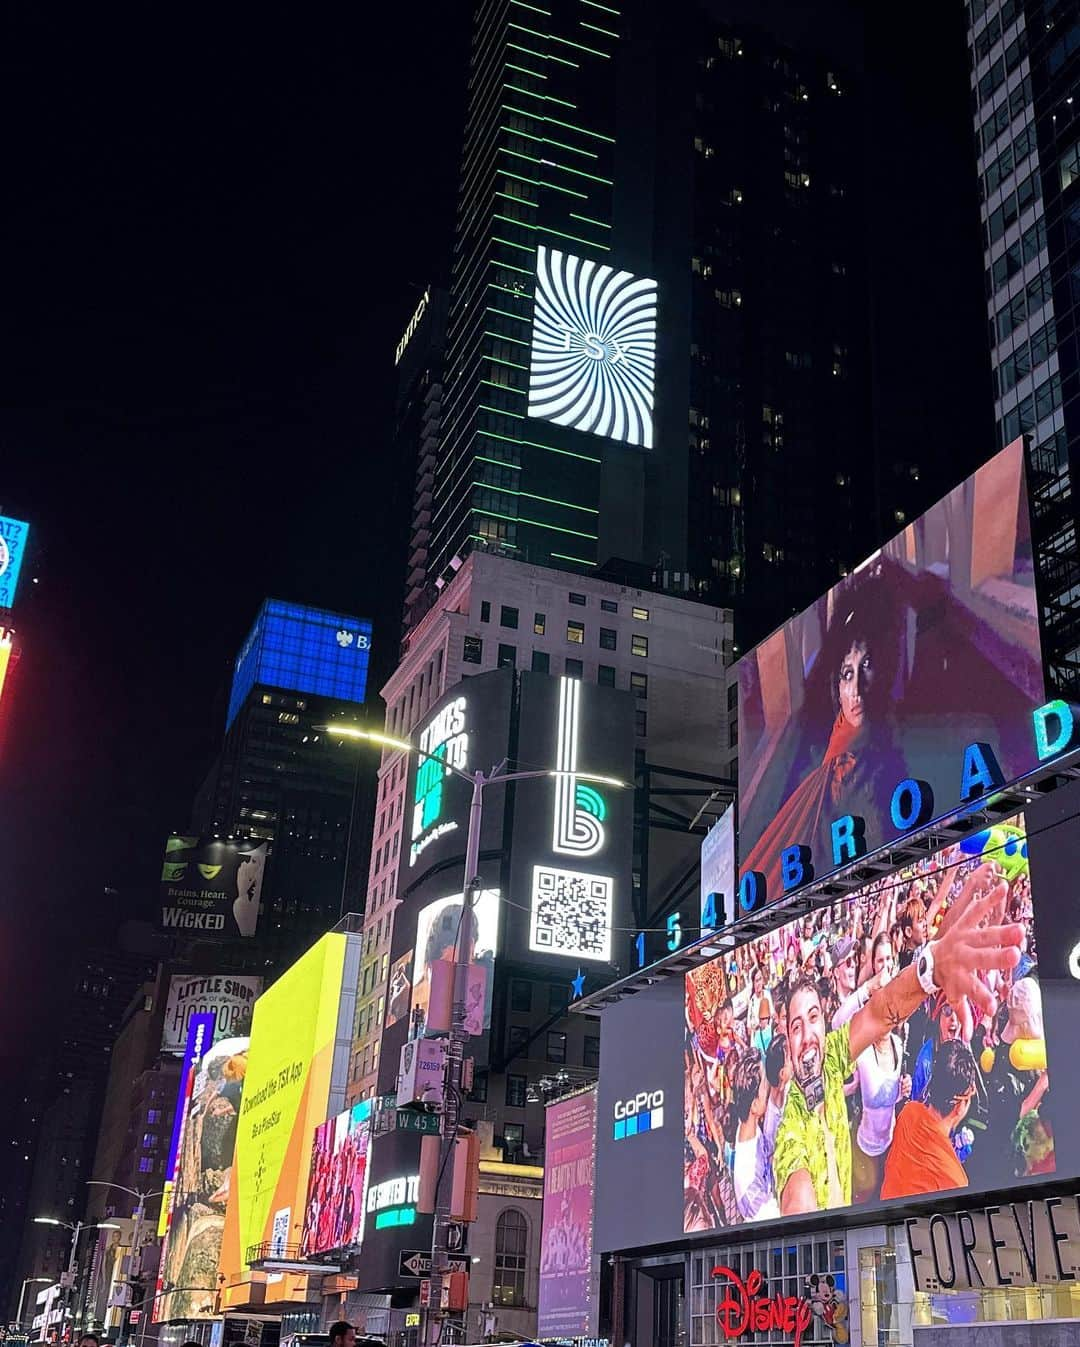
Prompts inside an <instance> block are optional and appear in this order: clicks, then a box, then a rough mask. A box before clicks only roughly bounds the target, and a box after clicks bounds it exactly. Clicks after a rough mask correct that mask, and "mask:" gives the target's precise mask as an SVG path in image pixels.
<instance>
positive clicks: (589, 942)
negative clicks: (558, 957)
mask: <svg viewBox="0 0 1080 1347" xmlns="http://www.w3.org/2000/svg"><path fill="white" fill-rule="evenodd" d="M613 887H614V885H613V881H612V879H611V877H610V876H609V875H585V874H582V873H581V872H580V871H579V870H559V869H556V867H555V866H551V865H535V866H533V888H532V924H531V927H530V931H529V948H530V949H532V950H536V951H538V952H540V953H542V954H565V955H567V956H568V957H570V958H574V959H599V960H601V961H604V962H609V961H610V959H611V905H612V889H613Z"/></svg>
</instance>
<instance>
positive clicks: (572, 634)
mask: <svg viewBox="0 0 1080 1347" xmlns="http://www.w3.org/2000/svg"><path fill="white" fill-rule="evenodd" d="M566 639H567V640H568V641H570V642H571V643H572V644H573V645H584V643H585V623H584V622H575V621H573V619H571V620H570V621H569V622H567V624H566Z"/></svg>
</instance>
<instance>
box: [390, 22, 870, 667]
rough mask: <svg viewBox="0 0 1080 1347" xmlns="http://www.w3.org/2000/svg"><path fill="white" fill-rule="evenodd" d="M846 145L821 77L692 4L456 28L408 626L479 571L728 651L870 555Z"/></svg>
mask: <svg viewBox="0 0 1080 1347" xmlns="http://www.w3.org/2000/svg"><path fill="white" fill-rule="evenodd" d="M862 138H863V103H862V99H861V96H860V89H859V81H858V78H857V77H856V75H854V74H853V73H852V72H850V71H849V70H847V69H846V68H845V67H844V66H843V63H842V62H839V61H833V60H830V59H828V58H827V57H824V56H820V55H816V54H807V53H806V52H803V51H795V50H792V49H791V48H789V47H786V46H784V45H783V44H781V43H780V42H778V41H776V40H775V39H774V38H772V37H770V36H768V35H767V34H765V33H763V32H759V31H756V30H755V29H754V28H752V27H750V26H746V27H742V28H740V29H738V30H736V29H734V28H732V27H731V26H730V25H727V24H724V23H721V22H719V21H718V20H716V19H715V18H713V17H710V15H709V12H708V8H707V7H706V6H704V5H702V4H699V3H697V2H696V0H675V2H674V3H673V4H671V5H667V6H664V8H663V11H662V13H661V12H657V11H656V8H655V7H654V6H651V5H649V4H646V3H644V2H643V0H626V2H625V3H621V4H617V5H608V4H604V5H599V4H586V3H585V0H551V2H550V3H545V4H544V5H542V6H541V5H529V4H524V3H523V2H522V0H483V3H480V4H478V5H477V7H476V15H475V27H474V38H473V47H472V61H471V74H470V86H469V108H468V116H467V124H466V131H465V146H464V154H463V159H462V174H461V182H460V189H459V205H458V219H457V228H456V236H455V248H454V263H453V272H452V277H451V283H450V300H449V316H448V326H447V336H446V355H445V360H444V372H443V383H442V388H441V407H440V422H441V425H440V429H439V438H438V448H437V452H435V453H431V452H430V450H431V446H430V445H429V446H428V449H429V452H428V455H427V459H430V461H429V462H427V459H425V461H426V462H427V467H426V473H427V475H426V477H425V478H424V480H423V481H421V482H418V495H417V502H418V510H419V508H420V506H421V504H422V505H423V506H424V509H425V511H426V514H425V517H424V519H423V520H422V526H423V527H422V529H421V530H419V531H415V530H414V534H413V546H412V548H411V550H410V558H409V579H408V587H409V598H408V602H407V624H414V623H415V622H416V621H418V620H419V618H420V617H421V616H422V615H423V613H424V612H425V611H426V610H427V608H428V607H430V606H431V603H432V602H433V601H434V598H435V595H436V593H437V586H438V584H439V583H440V582H445V580H446V579H447V577H448V574H449V568H450V567H451V564H452V563H454V558H455V557H460V556H463V555H464V554H465V553H466V552H467V551H468V550H470V549H471V548H473V547H486V548H494V549H497V550H500V551H503V552H505V553H506V554H507V555H509V556H511V557H514V558H516V559H518V560H520V561H526V562H529V563H532V564H538V565H543V566H551V567H556V568H561V569H564V570H571V571H574V570H576V571H583V572H586V573H588V572H590V571H594V570H596V569H601V570H604V568H608V569H607V571H606V573H607V574H609V575H611V576H612V577H616V576H617V577H624V578H625V577H629V576H631V575H632V574H634V573H635V571H634V568H640V567H642V566H644V567H646V568H647V571H648V572H649V573H651V575H650V580H649V582H650V583H660V584H662V585H664V586H665V587H667V588H669V589H672V590H674V591H676V592H680V593H683V594H687V595H692V596H695V597H698V598H701V599H703V600H706V601H708V602H710V603H712V604H732V605H734V606H735V609H736V623H737V629H738V630H739V639H740V641H741V642H743V643H744V644H745V643H747V642H749V641H750V640H753V639H755V638H757V637H759V636H761V635H762V634H764V633H765V632H766V631H767V630H769V629H770V628H771V627H773V626H775V625H776V624H777V623H778V622H780V621H782V620H783V619H784V618H785V617H787V616H789V615H790V613H791V612H792V611H794V610H795V609H797V608H798V607H799V606H801V605H802V604H804V603H806V602H808V601H809V600H810V599H811V598H812V596H813V595H814V594H816V593H817V592H819V591H820V590H821V589H822V588H824V587H826V586H827V585H828V584H830V583H831V582H833V581H834V580H835V579H836V578H837V577H838V576H839V575H840V574H841V573H842V572H844V571H845V570H846V569H848V568H849V567H850V566H852V565H854V564H855V563H856V562H857V561H858V560H859V559H860V558H861V557H862V556H864V555H865V554H866V553H867V552H868V551H870V550H872V548H873V547H874V546H875V545H876V544H877V543H878V542H879V541H880V537H879V536H878V535H879V528H880V524H881V521H880V519H879V517H878V515H877V513H876V512H875V508H874V507H875V495H874V493H875V483H876V478H877V473H876V465H875V462H874V455H873V452H872V449H871V448H870V446H871V444H872V435H871V426H870V408H871V397H870V382H869V380H870V375H869V359H868V350H869V346H870V332H869V315H870V301H869V290H868V281H867V268H866V260H865V246H864V242H863V239H864V236H865V204H864V195H863V184H862V164H863V144H862ZM421 490H423V491H424V492H426V493H427V494H428V495H429V496H430V501H428V500H427V499H426V497H425V499H424V501H423V502H421V500H420V491H421ZM428 514H429V515H430V518H427V517H426V516H427V515H428ZM890 522H892V521H891V520H890ZM637 573H638V574H640V573H641V572H640V570H639V571H638V572H637Z"/></svg>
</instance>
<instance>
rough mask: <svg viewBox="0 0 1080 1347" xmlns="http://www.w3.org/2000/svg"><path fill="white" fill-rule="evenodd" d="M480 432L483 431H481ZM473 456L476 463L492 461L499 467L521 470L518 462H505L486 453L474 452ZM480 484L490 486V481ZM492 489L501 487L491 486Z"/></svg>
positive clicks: (515, 470)
mask: <svg viewBox="0 0 1080 1347" xmlns="http://www.w3.org/2000/svg"><path fill="white" fill-rule="evenodd" d="M481 433H483V432H481ZM475 458H476V461H477V463H494V464H495V465H496V466H497V467H500V468H509V469H510V470H511V471H512V472H520V471H521V464H520V463H507V461H506V459H505V458H488V457H487V455H486V454H476V455H475ZM473 485H475V483H474V484H473ZM482 485H483V486H488V487H490V486H491V483H490V482H484V483H482ZM492 489H493V490H496V491H498V490H500V489H502V488H499V487H494V488H492Z"/></svg>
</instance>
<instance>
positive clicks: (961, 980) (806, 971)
mask: <svg viewBox="0 0 1080 1347" xmlns="http://www.w3.org/2000/svg"><path fill="white" fill-rule="evenodd" d="M1036 832H1037V830H1036V829H1032V838H1033V843H1034V844H1035V849H1036V851H1037V853H1038V854H1039V855H1042V852H1041V851H1040V850H1039V845H1038V844H1039V841H1040V839H1039V838H1038V837H1037V836H1036ZM1039 873H1040V872H1038V871H1037V872H1036V880H1035V883H1034V884H1033V881H1032V877H1031V875H1032V870H1031V863H1030V861H1029V850H1028V821H1027V819H1026V818H1025V816H1024V814H1017V815H1015V816H1014V817H1013V818H1011V819H1009V820H1008V821H1006V822H1002V823H999V824H997V825H995V826H994V827H991V828H987V829H985V830H983V831H981V832H975V833H972V834H971V835H970V836H969V837H967V838H966V839H965V840H964V841H962V842H959V843H956V844H954V845H952V846H949V847H947V848H945V849H943V850H940V851H938V852H936V853H935V854H933V855H931V856H929V857H927V858H925V859H924V860H921V861H919V862H917V863H916V864H914V865H912V866H910V867H909V868H906V869H901V870H898V871H895V872H893V873H890V874H888V875H886V876H884V877H882V878H881V879H878V880H875V881H873V882H872V883H870V884H868V885H867V886H866V887H865V888H862V889H860V890H859V891H858V892H856V893H855V894H853V895H851V896H850V897H847V898H844V899H842V900H840V901H837V902H836V903H835V904H833V905H832V906H831V907H828V908H822V909H819V910H818V911H817V912H815V913H813V914H810V915H807V916H805V917H802V918H800V919H798V920H796V921H793V922H791V923H789V924H788V925H786V926H782V927H779V928H778V929H776V930H775V931H773V932H771V933H770V934H768V935H764V936H761V937H759V938H757V939H755V940H752V941H750V942H749V943H747V944H744V945H741V946H739V947H738V948H736V949H734V950H731V951H729V952H725V953H724V954H721V955H719V956H718V957H717V958H715V959H712V960H711V961H710V962H708V963H705V964H702V965H700V966H699V967H698V968H696V969H694V970H693V971H692V972H690V973H688V974H687V975H686V986H685V993H686V999H685V1026H684V1031H685V1032H684V1063H683V1064H684V1073H685V1079H684V1085H685V1098H686V1104H687V1107H686V1116H685V1120H684V1142H685V1146H684V1154H683V1209H684V1229H685V1230H686V1231H688V1232H690V1231H711V1230H716V1229H721V1228H725V1227H732V1226H739V1225H744V1224H747V1223H751V1222H757V1221H767V1220H771V1219H776V1218H778V1217H781V1216H791V1215H796V1214H799V1213H804V1212H816V1211H825V1210H831V1209H839V1208H847V1207H858V1206H876V1205H879V1204H880V1203H882V1202H888V1201H889V1200H891V1199H901V1198H907V1199H917V1198H919V1197H921V1196H924V1195H926V1194H934V1193H945V1192H953V1191H956V1190H959V1189H967V1188H971V1189H972V1190H976V1191H978V1190H982V1191H989V1190H995V1189H1000V1188H1003V1187H1008V1186H1010V1185H1014V1184H1016V1183H1018V1182H1023V1181H1025V1180H1029V1179H1033V1178H1035V1177H1036V1176H1040V1175H1049V1174H1054V1173H1055V1172H1056V1171H1057V1170H1058V1168H1059V1164H1058V1155H1057V1148H1056V1147H1055V1140H1054V1129H1053V1122H1052V1119H1051V1113H1050V1084H1051V1078H1052V1076H1053V1078H1054V1079H1057V1077H1056V1072H1057V1070H1058V1069H1059V1068H1060V1063H1059V1062H1058V1061H1057V1059H1055V1060H1054V1061H1053V1062H1052V1063H1051V1065H1052V1066H1053V1068H1054V1071H1053V1073H1052V1072H1050V1071H1048V1067H1047V1050H1046V1030H1045V1028H1044V1021H1043V994H1044V990H1045V987H1046V980H1045V978H1042V977H1040V971H1041V967H1040V963H1041V961H1040V955H1042V956H1043V959H1042V963H1043V964H1045V958H1046V955H1047V949H1044V948H1043V947H1042V945H1041V943H1040V941H1039V940H1038V939H1037V936H1038V935H1039V932H1037V929H1036V921H1035V911H1037V910H1039V904H1040V902H1042V903H1043V904H1044V908H1043V910H1044V911H1045V910H1046V909H1045V904H1047V903H1049V904H1051V905H1052V904H1053V902H1054V899H1055V897H1057V896H1058V895H1056V894H1055V893H1049V894H1045V893H1044V894H1040V893H1039V892H1038V887H1039V885H1038V874H1039ZM1033 899H1034V907H1033ZM1043 939H1044V940H1045V939H1046V935H1045V933H1043ZM928 940H929V941H930V944H929V949H930V951H932V955H930V956H928V955H927V954H926V952H925V950H924V946H926V944H927V941H928ZM1049 1027H1050V1028H1051V1029H1052V1028H1053V1026H1052V1024H1051V1025H1050V1026H1049ZM1051 1055H1053V1054H1051ZM1064 1088H1065V1086H1064V1084H1063V1083H1062V1084H1061V1086H1060V1089H1064ZM1059 1143H1060V1137H1059Z"/></svg>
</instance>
